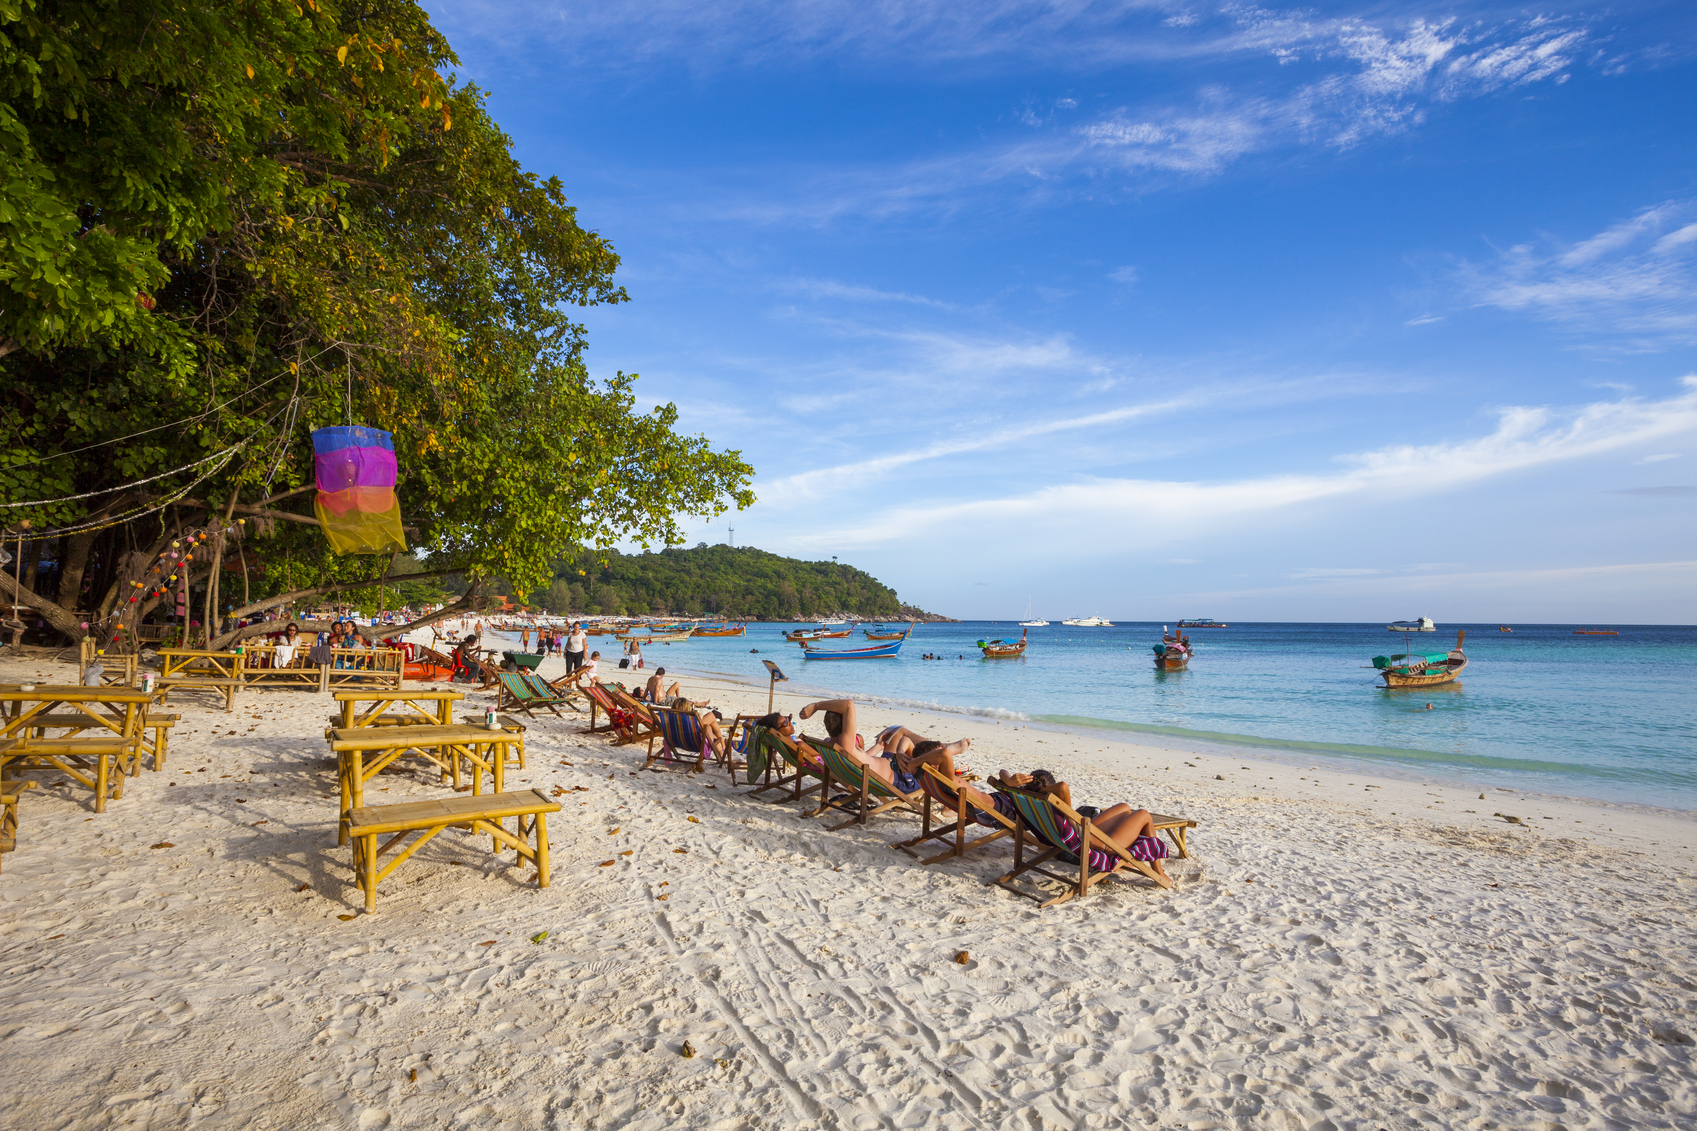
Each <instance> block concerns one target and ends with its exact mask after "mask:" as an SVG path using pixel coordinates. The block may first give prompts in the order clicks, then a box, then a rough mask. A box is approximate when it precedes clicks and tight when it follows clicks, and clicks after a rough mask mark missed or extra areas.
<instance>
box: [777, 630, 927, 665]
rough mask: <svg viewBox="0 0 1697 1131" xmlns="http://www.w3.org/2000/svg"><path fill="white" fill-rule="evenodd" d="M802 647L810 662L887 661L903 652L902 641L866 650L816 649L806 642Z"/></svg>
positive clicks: (804, 641)
mask: <svg viewBox="0 0 1697 1131" xmlns="http://www.w3.org/2000/svg"><path fill="white" fill-rule="evenodd" d="M845 635H846V633H845ZM801 646H802V648H803V649H805V651H803V652H802V655H803V656H804V657H805V658H807V659H809V660H886V659H893V658H894V657H895V655H896V654H897V653H898V652H900V651H901V650H902V642H901V641H900V640H893V641H891V642H890V643H888V644H872V645H869V646H867V647H865V648H815V647H814V646H813V644H812V643H811V642H810V641H806V640H803V641H801Z"/></svg>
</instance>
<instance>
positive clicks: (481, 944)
mask: <svg viewBox="0 0 1697 1131" xmlns="http://www.w3.org/2000/svg"><path fill="white" fill-rule="evenodd" d="M477 945H478V946H494V945H495V940H494V939H490V940H489V941H488V942H480V943H478V944H477Z"/></svg>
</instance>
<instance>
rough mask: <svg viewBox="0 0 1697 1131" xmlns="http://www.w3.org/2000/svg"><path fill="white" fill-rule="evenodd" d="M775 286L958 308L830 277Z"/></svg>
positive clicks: (859, 299) (824, 294)
mask: <svg viewBox="0 0 1697 1131" xmlns="http://www.w3.org/2000/svg"><path fill="white" fill-rule="evenodd" d="M777 288H778V289H779V290H783V291H789V292H800V293H803V294H808V295H812V296H813V297H815V298H840V299H846V300H848V301H850V302H901V303H910V304H912V305H914V306H930V307H936V308H937V309H939V310H959V309H960V307H959V306H957V305H956V304H955V303H952V302H944V301H943V300H941V299H935V298H927V297H926V296H925V295H911V294H907V293H905V292H902V291H881V290H878V289H877V288H876V287H865V286H857V285H855V284H852V283H838V282H835V281H834V280H831V279H784V280H781V281H780V282H779V283H778V284H777Z"/></svg>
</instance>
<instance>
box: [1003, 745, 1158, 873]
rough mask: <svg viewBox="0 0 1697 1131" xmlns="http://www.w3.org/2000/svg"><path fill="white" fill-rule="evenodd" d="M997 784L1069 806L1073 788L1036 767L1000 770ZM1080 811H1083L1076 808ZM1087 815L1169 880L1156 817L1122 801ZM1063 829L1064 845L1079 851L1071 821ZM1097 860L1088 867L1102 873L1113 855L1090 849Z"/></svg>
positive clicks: (1109, 866) (1132, 854) (1096, 827)
mask: <svg viewBox="0 0 1697 1131" xmlns="http://www.w3.org/2000/svg"><path fill="white" fill-rule="evenodd" d="M992 780H993V781H994V782H995V783H996V784H997V785H1000V786H1002V787H1003V788H1007V789H1022V790H1024V791H1025V792H1027V793H1041V794H1044V795H1046V796H1049V797H1053V798H1055V799H1056V800H1057V801H1060V802H1061V803H1063V804H1065V805H1067V806H1071V805H1072V790H1071V789H1070V788H1069V787H1068V786H1067V783H1066V782H1064V781H1056V780H1055V775H1054V774H1051V773H1050V772H1049V771H1048V770H1036V771H1034V772H1032V773H1029V774H1016V773H1012V772H1010V771H1008V770H1003V771H1002V772H1001V773H999V774H997V775H996V776H995V778H993V779H992ZM1079 812H1083V811H1082V810H1079ZM1084 815H1085V816H1086V817H1089V820H1090V825H1091V827H1092V828H1094V829H1096V830H1097V831H1098V832H1100V833H1101V834H1102V835H1103V836H1105V837H1107V838H1108V839H1109V840H1111V841H1113V842H1114V843H1115V844H1117V845H1119V846H1120V847H1121V848H1123V849H1125V850H1126V852H1127V854H1129V855H1130V856H1131V857H1132V859H1134V860H1141V861H1143V862H1144V863H1146V864H1148V865H1149V866H1150V868H1152V869H1153V870H1154V871H1155V873H1156V874H1157V875H1159V876H1161V877H1162V878H1164V879H1171V878H1172V877H1171V876H1168V875H1167V870H1166V869H1165V868H1163V867H1162V866H1161V861H1162V860H1164V859H1165V858H1166V856H1167V845H1166V842H1164V841H1162V840H1161V839H1160V838H1159V837H1157V836H1156V835H1155V817H1154V815H1153V814H1152V813H1150V812H1149V810H1147V809H1133V808H1132V807H1131V806H1130V805H1129V804H1127V803H1126V802H1124V801H1121V802H1119V803H1118V804H1116V805H1112V806H1110V807H1108V808H1107V809H1105V810H1103V811H1102V812H1100V813H1098V814H1094V815H1092V814H1090V813H1084ZM1061 825H1062V829H1063V831H1066V832H1070V833H1071V836H1070V837H1069V838H1068V840H1067V847H1068V848H1070V849H1071V850H1072V852H1073V855H1074V856H1076V855H1077V854H1078V849H1079V846H1078V844H1077V839H1078V828H1077V826H1076V825H1074V824H1073V823H1072V822H1071V821H1064V822H1061ZM1090 851H1091V852H1092V853H1093V854H1095V855H1096V856H1098V857H1100V859H1099V860H1098V859H1092V860H1091V861H1090V867H1091V868H1092V869H1093V870H1100V871H1103V872H1106V871H1110V870H1112V868H1113V864H1114V861H1113V857H1112V856H1111V855H1110V854H1109V853H1106V852H1103V851H1102V850H1101V849H1095V848H1093V849H1091V850H1090Z"/></svg>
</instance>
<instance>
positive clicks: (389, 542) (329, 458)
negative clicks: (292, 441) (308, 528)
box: [312, 424, 407, 554]
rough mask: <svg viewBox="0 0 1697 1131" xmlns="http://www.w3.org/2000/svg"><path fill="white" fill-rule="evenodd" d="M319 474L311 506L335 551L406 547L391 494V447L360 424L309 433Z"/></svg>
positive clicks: (396, 501) (381, 551) (388, 550)
mask: <svg viewBox="0 0 1697 1131" xmlns="http://www.w3.org/2000/svg"><path fill="white" fill-rule="evenodd" d="M312 450H313V452H314V454H315V456H316V457H317V458H316V466H317V473H318V498H317V500H316V501H315V502H314V503H313V510H314V511H315V512H316V513H317V515H318V521H319V522H320V523H321V524H322V525H323V527H324V536H325V537H326V538H328V539H330V548H331V549H333V550H335V551H336V552H337V553H338V554H391V553H397V552H399V551H401V550H405V549H406V548H407V542H406V537H405V535H403V534H402V533H401V503H400V500H399V499H397V498H396V497H395V470H396V469H395V445H394V444H393V443H391V442H390V440H389V433H387V432H383V431H380V430H378V429H376V428H367V427H365V426H364V425H363V424H355V425H351V426H348V427H335V428H320V429H318V430H317V431H316V432H314V433H313V434H312Z"/></svg>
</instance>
